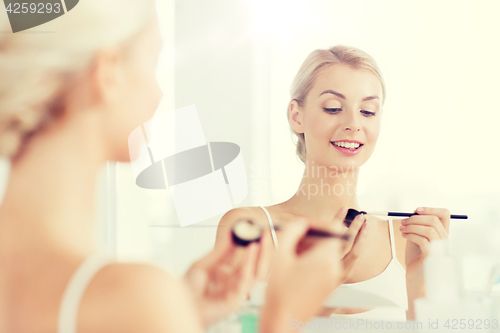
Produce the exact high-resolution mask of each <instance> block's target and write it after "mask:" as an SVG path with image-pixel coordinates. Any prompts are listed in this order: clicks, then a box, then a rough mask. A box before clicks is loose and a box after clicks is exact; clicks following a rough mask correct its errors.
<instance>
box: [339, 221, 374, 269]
mask: <svg viewBox="0 0 500 333" xmlns="http://www.w3.org/2000/svg"><path fill="white" fill-rule="evenodd" d="M353 223H354V221H353ZM369 229H370V223H368V222H366V223H364V224H363V226H362V227H361V230H360V231H359V232H358V235H357V237H356V240H355V242H354V245H353V246H352V247H351V249H350V251H349V252H348V253H347V254H346V255H345V256H344V259H343V260H342V262H343V264H344V270H345V272H344V274H345V275H344V277H345V279H347V278H348V277H349V276H350V275H351V274H352V272H353V269H354V267H355V263H356V262H357V261H358V259H359V257H360V255H361V249H362V248H363V246H364V243H365V242H366V239H367V238H368V233H369Z"/></svg>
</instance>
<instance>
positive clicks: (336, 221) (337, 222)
mask: <svg viewBox="0 0 500 333" xmlns="http://www.w3.org/2000/svg"><path fill="white" fill-rule="evenodd" d="M348 210H349V209H348V208H347V207H342V208H340V209H339V211H338V212H337V214H335V216H334V217H333V223H332V225H334V226H336V227H337V228H339V229H340V226H343V225H344V220H345V217H346V215H347V211H348ZM332 231H334V230H332Z"/></svg>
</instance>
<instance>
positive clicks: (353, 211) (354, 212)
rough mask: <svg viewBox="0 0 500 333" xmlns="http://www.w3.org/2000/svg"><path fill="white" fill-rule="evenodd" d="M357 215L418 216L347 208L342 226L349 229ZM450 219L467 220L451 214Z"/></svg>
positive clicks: (461, 216)
mask: <svg viewBox="0 0 500 333" xmlns="http://www.w3.org/2000/svg"><path fill="white" fill-rule="evenodd" d="M359 214H370V215H376V216H399V217H409V216H413V215H419V214H417V213H399V212H365V211H357V210H356V209H352V208H349V210H348V211H347V215H346V217H345V219H344V224H345V225H346V226H347V227H349V226H350V225H351V223H352V221H353V220H354V219H355V218H356V216H358V215H359ZM450 218H452V219H461V220H465V219H467V218H468V216H467V215H455V214H451V215H450Z"/></svg>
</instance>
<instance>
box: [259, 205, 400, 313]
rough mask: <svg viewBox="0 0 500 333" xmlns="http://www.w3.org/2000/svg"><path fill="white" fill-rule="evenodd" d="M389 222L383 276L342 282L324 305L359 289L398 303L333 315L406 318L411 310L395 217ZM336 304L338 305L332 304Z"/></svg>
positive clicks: (274, 238) (272, 232)
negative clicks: (388, 253) (396, 241)
mask: <svg viewBox="0 0 500 333" xmlns="http://www.w3.org/2000/svg"><path fill="white" fill-rule="evenodd" d="M259 207H260V208H262V210H263V211H264V213H265V214H266V216H267V220H268V221H269V227H270V229H271V236H272V239H273V243H274V245H275V247H276V248H278V238H277V237H276V231H275V230H274V225H273V220H272V219H271V215H270V214H269V212H268V211H267V209H266V208H265V207H262V206H259ZM388 222H389V235H390V242H391V253H392V259H391V261H390V262H389V264H388V265H387V267H386V268H385V269H384V270H383V271H382V273H380V274H379V275H377V276H375V277H373V278H371V279H368V280H365V281H360V282H355V283H344V284H342V285H340V286H339V287H338V288H337V289H336V290H335V291H334V292H333V293H332V294H331V295H330V296H329V297H328V299H327V300H326V301H325V303H324V306H327V307H328V306H329V304H335V302H336V301H337V300H338V299H339V298H341V297H342V298H345V297H349V294H351V295H352V294H356V291H360V292H367V293H370V294H373V295H376V296H380V297H383V298H386V299H388V300H389V301H391V302H392V303H394V304H395V305H396V306H388V307H376V308H374V309H372V310H369V311H366V312H361V313H355V314H333V315H331V317H335V318H352V317H355V318H363V319H371V320H389V321H406V310H408V296H407V294H406V272H405V270H404V268H403V266H401V264H400V263H399V261H398V259H397V257H396V248H395V245H394V232H393V226H392V220H388ZM330 307H335V306H330Z"/></svg>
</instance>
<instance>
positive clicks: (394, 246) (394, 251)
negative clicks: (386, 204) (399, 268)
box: [387, 219, 397, 260]
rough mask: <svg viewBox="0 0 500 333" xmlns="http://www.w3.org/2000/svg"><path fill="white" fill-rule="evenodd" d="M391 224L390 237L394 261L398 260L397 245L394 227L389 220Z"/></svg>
mask: <svg viewBox="0 0 500 333" xmlns="http://www.w3.org/2000/svg"><path fill="white" fill-rule="evenodd" d="M387 222H389V236H390V238H391V253H392V259H395V260H397V257H396V243H395V242H394V227H393V224H392V219H390V220H387Z"/></svg>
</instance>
